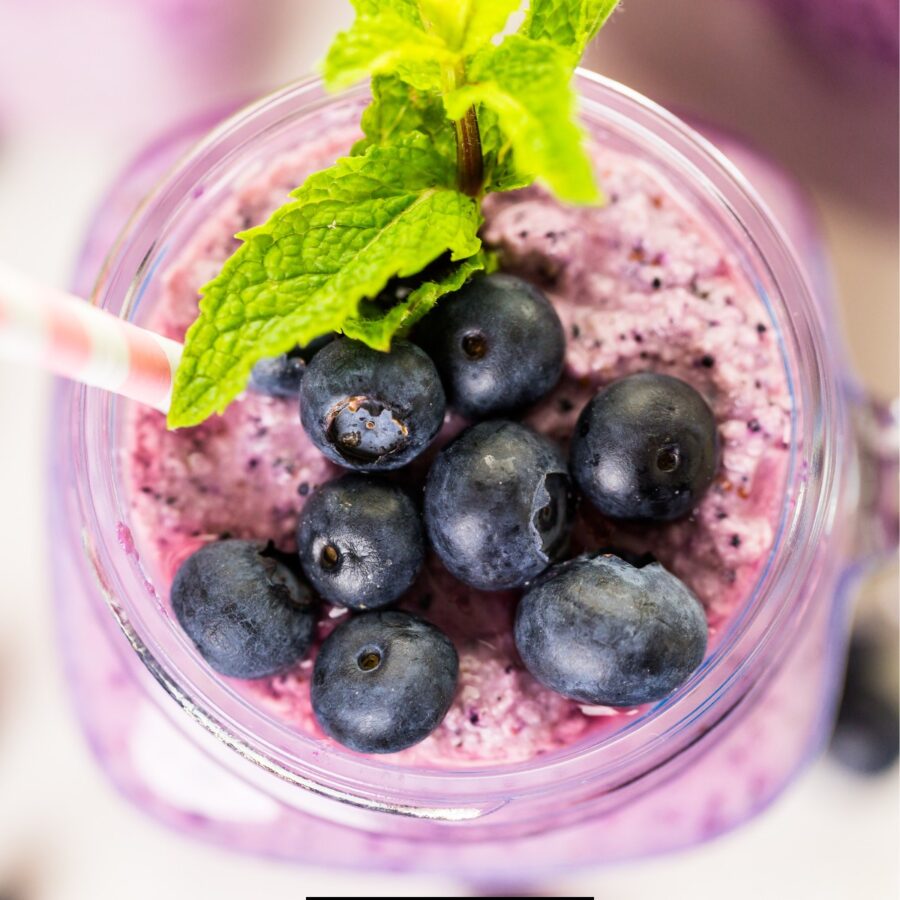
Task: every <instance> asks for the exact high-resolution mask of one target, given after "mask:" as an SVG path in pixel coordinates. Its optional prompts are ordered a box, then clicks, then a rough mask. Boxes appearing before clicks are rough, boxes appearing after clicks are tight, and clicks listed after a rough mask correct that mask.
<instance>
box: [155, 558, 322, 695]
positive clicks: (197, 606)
mask: <svg viewBox="0 0 900 900" xmlns="http://www.w3.org/2000/svg"><path fill="white" fill-rule="evenodd" d="M171 598H172V609H173V611H174V612H175V616H176V618H177V619H178V621H179V623H180V624H181V627H182V628H183V629H184V630H185V632H186V633H187V635H188V637H189V638H190V639H191V640H192V641H193V642H194V644H195V645H196V647H197V649H198V650H199V651H200V655H201V656H202V657H203V658H204V659H205V660H206V661H207V662H208V663H209V665H210V666H212V668H213V669H215V670H216V671H217V672H219V673H220V674H222V675H228V676H230V677H232V678H265V677H267V676H269V675H275V674H277V673H278V672H281V671H283V670H285V669H287V668H289V667H290V666H292V665H294V664H295V663H297V662H298V661H299V660H301V659H302V658H303V657H304V656H305V655H306V652H307V651H308V650H309V646H310V643H311V642H312V637H313V628H314V626H315V621H316V619H315V614H314V609H313V603H312V597H311V594H310V591H309V588H308V587H307V586H306V585H305V584H303V582H301V581H300V580H299V579H298V578H297V577H296V576H295V575H294V574H293V573H292V572H291V571H290V569H288V568H287V567H286V566H285V565H284V564H283V563H281V562H279V561H278V560H277V559H276V558H275V557H274V555H270V552H269V551H268V550H267V549H266V548H265V547H264V545H262V544H258V543H254V542H253V541H237V540H227V541H220V542H219V543H215V544H207V545H206V546H205V547H202V548H201V549H200V550H198V551H197V552H196V553H194V554H193V555H191V556H190V557H188V559H187V560H185V562H184V563H182V565H181V568H179V570H178V572H177V574H176V575H175V580H174V582H173V583H172V594H171Z"/></svg>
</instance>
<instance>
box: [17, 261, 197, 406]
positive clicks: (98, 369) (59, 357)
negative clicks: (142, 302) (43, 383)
mask: <svg viewBox="0 0 900 900" xmlns="http://www.w3.org/2000/svg"><path fill="white" fill-rule="evenodd" d="M181 351H182V346H181V344H179V343H178V342H177V341H173V340H170V339H169V338H166V337H162V335H159V334H154V333H153V332H152V331H147V330H146V329H144V328H139V327H138V326H137V325H132V324H131V323H130V322H126V321H124V320H123V319H119V318H116V316H113V315H110V314H109V313H107V312H104V311H103V310H101V309H97V307H95V306H91V304H90V303H87V302H86V301H84V300H82V299H80V298H79V297H75V296H73V295H72V294H68V293H66V292H65V291H60V290H56V289H55V288H51V287H47V286H46V285H43V284H40V283H38V282H36V281H34V280H32V279H31V278H29V277H27V276H25V275H22V274H21V273H19V272H16V271H15V270H13V269H11V268H9V267H8V266H6V265H4V264H3V263H0V356H3V357H5V358H7V359H12V360H16V361H21V362H26V363H31V364H34V365H38V366H41V367H43V368H45V369H49V370H50V371H51V372H54V373H55V374H57V375H62V376H63V377H65V378H71V379H73V380H74V381H80V382H81V383H82V384H89V385H92V386H93V387H99V388H104V389H105V390H107V391H112V392H113V393H115V394H121V395H122V396H124V397H130V398H131V399H132V400H137V401H138V402H139V403H144V404H146V405H148V406H152V407H154V408H155V409H158V410H161V411H162V412H167V411H168V409H169V403H170V401H171V399H172V379H173V377H174V374H175V369H176V368H177V366H178V361H179V360H180V359H181Z"/></svg>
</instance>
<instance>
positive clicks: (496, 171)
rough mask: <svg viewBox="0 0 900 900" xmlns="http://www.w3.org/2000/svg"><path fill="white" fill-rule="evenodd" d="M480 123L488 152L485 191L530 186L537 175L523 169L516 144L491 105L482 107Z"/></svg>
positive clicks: (483, 142)
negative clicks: (520, 169)
mask: <svg viewBox="0 0 900 900" xmlns="http://www.w3.org/2000/svg"><path fill="white" fill-rule="evenodd" d="M478 124H479V127H480V129H481V151H482V153H483V154H484V175H485V192H486V193H492V192H495V191H517V190H519V188H523V187H528V185H529V184H531V183H532V181H534V176H533V175H529V174H528V173H527V172H520V171H519V168H518V166H517V165H516V155H515V153H514V152H513V148H512V144H511V143H510V141H509V139H508V138H507V136H506V135H505V134H504V132H503V129H502V128H501V127H500V119H499V118H498V117H497V114H496V113H495V112H494V111H493V110H492V109H489V108H488V107H485V106H481V107H479V109H478Z"/></svg>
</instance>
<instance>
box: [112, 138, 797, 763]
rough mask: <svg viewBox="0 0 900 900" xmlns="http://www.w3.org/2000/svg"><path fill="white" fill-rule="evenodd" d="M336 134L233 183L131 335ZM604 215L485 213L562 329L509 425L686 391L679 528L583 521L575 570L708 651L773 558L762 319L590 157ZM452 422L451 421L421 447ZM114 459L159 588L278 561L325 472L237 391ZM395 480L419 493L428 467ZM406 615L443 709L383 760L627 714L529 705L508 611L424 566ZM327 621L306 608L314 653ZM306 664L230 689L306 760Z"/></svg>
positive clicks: (297, 179) (674, 205)
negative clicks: (250, 547)
mask: <svg viewBox="0 0 900 900" xmlns="http://www.w3.org/2000/svg"><path fill="white" fill-rule="evenodd" d="M353 137H354V136H353V135H351V134H347V133H345V134H339V135H337V136H336V137H334V138H333V139H329V140H327V141H322V142H321V143H319V144H318V145H313V146H311V147H309V146H308V147H306V148H304V149H303V150H300V151H298V152H297V153H296V154H294V155H291V156H287V157H285V158H283V159H282V161H281V162H280V163H278V164H276V165H275V166H273V167H272V168H270V169H269V170H268V171H265V172H257V173H256V174H255V175H253V176H251V177H249V178H248V179H247V180H246V181H245V182H244V183H243V184H241V185H236V186H235V189H234V193H233V195H232V196H231V198H230V199H228V200H227V201H226V202H224V203H223V205H222V206H221V208H220V209H219V212H218V214H217V215H216V216H214V217H213V218H212V219H211V220H209V221H208V222H207V223H206V224H205V225H204V226H203V227H202V228H201V229H200V230H199V231H198V233H197V234H196V235H195V236H194V238H193V240H192V241H190V242H189V243H188V244H187V245H186V246H185V247H184V248H183V249H182V251H181V252H180V253H179V254H178V255H177V256H176V257H175V258H174V259H173V261H172V262H171V263H170V265H169V267H168V269H167V271H166V272H165V274H164V275H163V278H164V285H163V290H162V294H161V298H160V301H159V302H158V303H157V304H156V306H155V309H154V312H153V315H152V318H151V319H149V320H148V321H147V323H146V324H147V325H148V326H149V327H151V328H154V329H156V330H158V331H160V332H162V333H164V334H167V335H169V336H171V337H173V338H178V339H181V338H183V335H184V332H185V330H186V328H187V327H188V326H189V325H190V324H191V322H192V321H193V319H194V318H195V316H196V312H197V297H198V290H199V288H200V287H201V286H202V285H203V284H205V283H206V282H207V281H209V280H210V279H211V278H212V277H213V276H214V275H216V274H217V272H218V271H219V269H220V268H221V265H222V263H223V262H224V261H225V259H226V258H227V257H228V256H229V255H230V254H231V253H232V252H233V251H234V249H235V247H236V246H237V243H236V241H235V240H234V238H233V237H232V236H233V235H234V234H235V233H236V232H238V231H240V230H242V229H244V228H246V227H248V226H249V225H251V224H258V223H259V222H261V221H263V220H264V219H265V218H266V217H267V215H268V214H269V213H270V212H271V211H272V210H273V209H275V208H277V207H278V206H279V205H281V203H283V202H284V200H285V197H286V194H287V192H288V191H290V190H291V189H293V188H294V187H295V186H296V185H297V184H299V183H301V182H302V181H303V179H304V178H305V177H306V176H307V175H308V174H310V173H311V172H313V171H316V170H318V169H321V168H323V167H324V166H326V165H328V164H330V163H331V162H332V161H333V159H334V158H335V157H337V156H338V155H340V154H341V152H343V151H344V150H345V149H346V147H348V146H349V145H350V143H351V141H352V139H353ZM594 156H595V161H596V166H597V171H598V176H599V179H600V183H601V184H602V185H603V188H604V190H605V192H606V194H607V196H608V201H609V202H608V203H607V205H606V206H604V207H602V208H598V209H572V208H566V207H562V206H560V205H559V204H558V203H556V202H555V201H553V200H552V199H551V198H549V197H547V196H546V195H545V194H544V193H542V192H541V191H540V190H539V189H537V188H532V189H529V190H527V191H523V192H519V193H516V194H509V195H495V196H493V197H491V198H489V199H488V201H487V202H486V204H485V210H486V215H487V224H486V226H485V229H484V236H485V238H486V240H487V242H488V243H489V244H491V245H492V246H494V247H496V248H497V249H499V251H500V253H501V258H502V260H503V266H504V268H505V269H507V270H509V271H511V272H515V273H518V274H522V275H524V276H525V277H528V278H530V279H532V280H534V281H535V282H536V283H538V284H539V285H540V286H541V287H542V288H543V289H544V290H545V291H546V292H547V294H548V296H549V297H550V298H551V300H552V301H553V302H554V304H555V306H556V308H557V311H558V312H559V315H560V317H561V318H562V321H563V324H564V326H565V328H566V330H567V335H568V348H567V359H566V374H565V376H564V379H563V381H562V382H561V384H560V385H559V386H558V387H557V389H556V390H555V391H554V392H553V393H552V394H551V395H550V396H549V397H548V398H547V399H546V400H545V401H543V402H542V403H541V405H540V406H539V407H537V408H535V409H534V410H532V411H531V412H530V413H529V415H528V416H527V417H526V421H528V422H529V423H530V424H532V425H533V426H534V427H536V428H538V429H539V430H540V431H543V432H544V433H546V434H548V435H550V436H552V437H554V438H555V439H557V440H559V441H560V442H562V443H564V442H565V441H566V440H567V438H568V435H569V434H571V431H572V429H573V427H574V422H575V419H576V418H577V416H578V413H579V412H580V410H581V408H582V406H583V405H584V403H586V402H587V400H588V399H589V397H590V396H591V395H592V393H594V392H595V391H596V390H597V389H598V388H599V387H601V386H603V385H605V384H607V383H609V382H610V381H611V380H613V379H615V378H618V377H621V376H623V375H626V374H630V373H632V372H637V371H645V370H653V371H660V372H665V373H667V374H671V375H675V376H677V377H680V378H683V379H684V380H685V381H688V382H689V383H691V384H692V385H694V386H695V387H696V388H697V389H698V390H700V391H701V393H703V394H704V396H706V398H707V399H708V400H709V402H710V404H711V406H712V407H713V409H714V411H715V414H716V418H717V421H718V423H719V430H720V435H721V439H722V463H721V467H720V473H719V477H718V478H717V481H716V483H715V484H714V486H713V487H712V488H711V489H710V491H709V493H708V494H707V495H706V497H705V498H704V500H703V502H702V503H701V504H700V506H699V507H698V509H697V510H696V511H695V514H694V515H693V516H692V517H690V518H688V519H686V520H683V521H681V522H678V523H676V524H674V525H666V526H653V527H648V526H645V525H642V526H640V527H633V526H627V527H626V526H622V525H619V524H614V523H611V522H609V521H607V520H604V519H603V518H602V517H600V516H599V515H597V514H594V513H592V512H591V510H590V509H589V508H587V507H583V508H582V511H581V514H580V517H579V521H578V524H577V527H576V531H575V545H576V546H575V548H574V549H575V550H581V549H586V550H592V549H597V548H599V547H609V546H614V547H618V548H622V549H628V550H634V551H640V552H644V551H650V552H652V553H653V554H654V555H656V557H657V558H658V559H659V560H660V561H661V562H662V563H663V564H664V565H666V566H667V567H668V568H669V569H670V570H671V571H673V572H674V573H675V574H677V575H678V576H679V577H680V578H682V579H683V580H684V581H685V582H686V583H687V584H688V585H689V586H690V587H691V588H692V589H693V590H694V592H695V593H696V594H697V595H698V597H699V598H700V599H701V601H702V602H703V604H704V606H705V608H706V611H707V618H708V621H709V626H710V640H711V644H712V645H713V646H714V645H715V643H716V641H717V638H718V636H719V635H720V634H721V633H722V630H723V628H724V627H725V626H726V625H727V623H728V620H729V619H730V617H731V616H732V615H733V614H734V613H735V612H736V611H737V610H739V609H740V607H741V606H742V604H743V602H744V601H745V600H746V598H747V597H748V595H749V594H750V593H751V591H752V589H753V586H754V584H755V583H756V580H757V578H758V576H759V573H760V570H761V568H762V567H763V565H764V563H765V561H766V559H767V557H768V555H769V552H770V550H771V548H772V545H773V542H774V539H775V529H776V525H777V522H778V519H779V516H780V513H781V502H782V497H783V493H784V481H785V476H786V471H787V464H788V457H789V453H788V451H789V448H790V443H789V441H790V426H791V408H790V396H789V391H788V386H787V380H786V376H785V371H784V365H783V360H782V357H781V354H780V350H779V346H778V342H777V339H776V336H775V334H774V332H773V330H772V328H771V326H770V322H769V317H768V313H767V311H766V309H765V307H764V305H763V303H762V301H761V300H760V298H759V297H758V295H757V294H756V293H755V291H754V290H753V288H752V286H751V285H750V284H749V283H748V281H747V280H746V279H745V278H744V276H743V275H742V273H741V272H740V270H739V268H738V265H737V262H736V261H734V260H732V259H730V258H729V256H728V255H727V253H726V251H725V248H724V247H723V246H722V243H721V241H720V240H719V239H718V238H717V236H716V235H715V234H713V233H710V231H709V230H708V229H707V228H706V227H705V226H704V224H703V222H702V220H701V219H700V218H699V217H698V216H697V214H696V213H694V212H693V211H692V210H691V209H690V208H689V206H688V205H687V204H686V203H685V202H683V200H681V199H680V198H679V197H678V196H677V195H676V194H675V192H674V191H673V189H672V188H671V187H670V186H669V185H667V184H666V183H665V182H664V181H663V180H662V179H661V178H660V176H659V175H658V174H657V173H656V172H655V171H654V170H652V169H651V168H649V167H648V166H646V165H645V164H643V163H641V162H638V161H636V160H634V159H632V158H630V157H627V156H624V155H621V154H619V153H617V152H614V151H611V150H607V149H604V148H602V147H598V148H595V150H594ZM461 425H462V423H461V422H460V421H459V420H458V419H457V418H456V417H453V416H451V417H448V421H447V423H446V426H445V429H444V431H443V432H442V435H441V438H440V439H439V441H438V445H439V444H440V443H441V442H445V441H446V440H447V439H448V438H449V437H450V436H452V435H453V434H454V433H455V432H456V431H458V430H459V428H460V427H461ZM124 446H125V448H126V450H125V452H126V453H127V460H126V464H127V467H128V471H129V478H130V485H131V492H132V506H133V512H134V516H133V522H134V524H135V537H136V542H137V546H138V547H139V549H140V552H141V555H142V556H143V557H144V559H145V564H148V565H149V566H150V567H151V568H154V569H156V570H157V572H158V574H159V575H160V577H161V581H162V582H164V583H168V582H169V581H170V580H171V577H172V576H173V575H174V572H175V570H176V568H177V566H178V565H179V564H180V562H181V561H182V560H183V559H184V558H185V557H186V556H187V555H188V554H189V553H190V552H192V551H193V550H195V549H196V548H197V547H198V546H200V545H201V543H203V542H205V541H209V540H213V539H216V538H218V537H221V536H222V535H230V536H232V537H240V538H257V539H259V540H263V541H266V540H270V539H271V540H273V541H275V543H276V544H277V545H278V546H279V547H280V548H281V549H284V550H292V549H293V548H294V530H295V527H296V521H297V516H298V513H299V511H300V509H301V507H302V505H303V502H304V498H305V497H306V496H308V494H309V492H310V491H311V490H313V489H314V488H315V487H316V486H317V485H318V484H321V483H323V482H324V481H327V480H329V479H331V478H333V477H335V476H336V475H338V474H339V470H338V469H336V468H335V467H333V466H331V465H330V464H329V463H327V462H326V461H325V459H324V458H323V457H322V456H321V454H319V452H318V451H317V450H316V449H315V448H314V447H313V446H312V444H311V443H310V442H309V441H308V440H307V438H306V436H305V434H304V433H303V431H302V429H301V427H300V423H299V417H298V414H297V409H296V407H295V404H294V403H292V402H285V401H280V400H273V399H270V398H267V397H262V396H259V395H255V394H251V393H247V394H246V395H245V396H243V397H242V398H241V399H239V400H238V401H236V402H235V403H233V404H232V405H231V407H229V409H228V410H227V411H226V413H225V414H224V415H223V416H222V417H218V418H214V419H211V420H209V421H207V422H205V423H204V424H203V425H201V426H198V427H197V428H193V429H189V430H185V431H179V432H169V431H167V430H166V428H165V422H164V419H163V417H162V416H161V415H160V414H158V413H155V412H153V411H150V410H143V409H136V410H135V411H134V413H133V416H132V417H131V419H130V420H129V422H128V425H127V434H126V436H125V441H124ZM431 455H433V451H432V453H431V454H429V456H428V457H427V458H426V459H425V460H420V461H417V463H416V464H414V465H413V466H412V467H411V470H410V476H409V477H411V478H413V479H415V480H421V478H422V477H423V475H424V470H425V466H426V465H427V459H428V458H430V456H431ZM403 606H404V607H405V608H408V609H410V610H411V611H414V612H417V613H419V614H421V615H423V616H424V617H426V618H428V619H430V620H431V621H433V622H434V623H435V624H437V625H438V626H439V627H441V628H442V629H443V630H444V631H445V632H446V633H447V634H448V635H449V636H450V637H451V638H452V639H453V641H454V643H455V644H456V647H457V650H458V652H459V655H460V682H459V688H458V692H457V696H456V699H455V701H454V704H453V706H452V707H451V709H450V712H449V713H448V715H447V717H446V719H445V721H444V723H443V724H442V725H441V726H440V727H439V728H438V730H437V731H436V732H435V733H434V734H432V735H431V736H430V737H429V738H427V739H426V740H425V741H423V742H422V743H421V744H419V745H417V746H415V747H412V748H410V749H409V750H406V751H403V752H402V753H399V754H396V755H394V756H392V757H389V759H390V760H392V761H395V762H396V763H397V764H402V765H419V766H434V767H456V766H473V765H476V766H477V765H482V764H484V765H496V764H503V763H515V762H523V761H527V760H530V759H532V758H534V757H535V756H538V755H541V754H546V753H550V752H553V751H558V750H561V749H564V748H566V747H569V746H571V745H573V744H574V743H576V742H579V741H581V740H585V739H588V738H590V739H597V738H599V737H601V736H602V735H603V734H605V733H611V732H612V731H614V730H616V729H617V728H619V727H621V725H622V724H623V722H625V721H627V720H628V718H629V717H631V716H634V715H636V714H637V713H638V710H612V709H609V708H585V707H582V706H580V705H578V704H577V703H574V702H572V701H569V700H566V699H565V698H563V697H561V696H559V695H557V694H555V693H553V692H551V691H549V690H547V689H545V688H543V687H542V686H541V685H539V684H538V683H537V682H536V681H535V680H534V679H533V678H531V676H530V675H529V674H528V673H527V672H526V671H525V670H524V669H523V667H522V664H521V662H520V661H519V660H518V658H517V656H516V653H515V649H514V646H513V639H512V619H513V614H514V609H515V595H513V594H484V593H480V592H478V591H474V590H472V589H470V588H467V587H465V586H464V585H461V584H460V583H459V582H457V581H455V579H453V578H452V577H451V576H450V575H449V574H447V573H446V572H445V571H444V570H443V569H442V567H441V566H440V564H439V563H438V562H437V560H436V559H433V558H432V559H430V560H429V562H428V564H427V566H426V570H425V571H424V572H423V574H422V576H421V577H420V579H419V581H418V582H417V584H416V585H415V586H414V587H413V589H412V590H411V591H410V592H409V594H408V596H407V598H405V600H404V601H403ZM344 615H346V613H345V612H344V611H342V610H337V609H333V608H331V607H328V606H324V607H323V613H322V619H321V623H320V636H324V635H325V634H327V633H328V631H329V630H330V629H331V628H332V627H333V626H334V624H335V623H336V622H339V621H340V620H341V617H342V616H344ZM311 671H312V660H311V659H309V660H305V661H304V662H302V663H301V664H300V665H299V666H298V667H297V668H296V669H295V670H293V671H291V672H289V673H287V674H284V675H281V676H278V677H276V678H271V679H266V680H263V681H259V682H245V683H235V686H236V688H237V689H238V690H239V691H240V692H241V693H242V694H244V695H245V696H247V697H248V698H249V699H250V701H251V702H253V703H254V704H256V705H258V706H260V707H262V708H263V709H265V710H266V711H268V712H269V713H270V714H271V715H273V717H275V718H277V719H280V720H282V721H283V722H285V723H286V724H287V725H288V726H289V727H291V728H292V729H295V730H297V731H299V732H301V733H303V734H306V735H309V736H312V737H314V738H317V739H321V740H322V741H327V738H325V737H324V735H323V734H322V732H321V731H320V729H319V728H318V726H317V724H316V722H315V720H314V718H313V716H312V711H311V707H310V700H309V687H308V680H309V676H310V673H311Z"/></svg>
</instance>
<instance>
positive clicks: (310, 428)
mask: <svg viewBox="0 0 900 900" xmlns="http://www.w3.org/2000/svg"><path fill="white" fill-rule="evenodd" d="M445 406H446V399H445V397H444V389H443V387H442V386H441V380H440V377H439V376H438V373H437V370H436V369H435V367H434V364H433V363H432V362H431V360H430V359H429V358H428V357H427V356H426V354H425V353H424V351H422V350H421V349H419V348H418V347H416V346H415V345H414V344H410V343H409V342H408V341H396V342H395V343H394V347H393V349H392V350H391V352H390V353H380V352H379V351H377V350H372V349H371V348H369V347H367V346H365V345H364V344H361V343H358V342H357V341H351V340H349V339H347V338H339V339H337V340H335V341H333V342H332V343H330V344H329V345H328V346H327V347H325V348H324V349H323V350H320V351H319V353H317V354H316V356H315V358H314V359H313V361H312V362H311V363H310V364H309V366H308V368H307V370H306V375H305V376H304V378H303V381H302V383H301V385H300V419H301V421H302V422H303V427H304V428H305V429H306V433H307V434H308V435H309V437H310V440H312V442H313V443H314V444H315V445H316V446H317V447H318V448H319V450H321V451H322V453H324V454H325V456H327V457H328V459H330V460H331V461H332V462H334V463H337V464H338V465H340V466H345V467H346V468H349V469H357V470H358V471H361V472H376V471H386V470H389V469H399V468H400V467H401V466H404V465H406V464H407V463H408V462H410V461H411V460H413V459H415V457H416V456H418V455H419V454H420V453H421V452H422V451H423V450H424V449H425V448H426V447H427V446H428V445H429V444H430V443H431V442H432V440H434V438H435V436H436V435H437V433H438V431H439V430H440V427H441V425H442V423H443V421H444V411H445Z"/></svg>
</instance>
